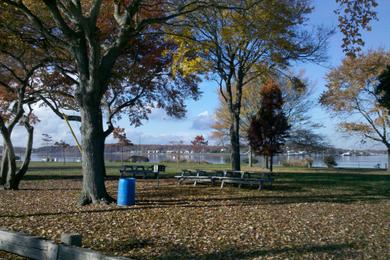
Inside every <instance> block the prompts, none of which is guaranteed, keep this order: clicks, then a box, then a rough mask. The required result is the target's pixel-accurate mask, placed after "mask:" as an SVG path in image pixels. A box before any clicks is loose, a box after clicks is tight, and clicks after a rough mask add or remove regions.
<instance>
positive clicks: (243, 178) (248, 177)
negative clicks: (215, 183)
mask: <svg viewBox="0 0 390 260" xmlns="http://www.w3.org/2000/svg"><path fill="white" fill-rule="evenodd" d="M273 181H274V178H273V176H272V173H269V172H266V173H265V172H264V173H256V172H245V171H225V175H224V177H223V178H221V189H222V188H223V187H224V185H225V183H233V184H238V187H239V188H241V185H256V186H257V185H258V186H259V190H261V189H263V188H264V184H265V183H269V184H270V186H271V187H272V183H273Z"/></svg>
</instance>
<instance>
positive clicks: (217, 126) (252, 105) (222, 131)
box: [212, 74, 319, 142]
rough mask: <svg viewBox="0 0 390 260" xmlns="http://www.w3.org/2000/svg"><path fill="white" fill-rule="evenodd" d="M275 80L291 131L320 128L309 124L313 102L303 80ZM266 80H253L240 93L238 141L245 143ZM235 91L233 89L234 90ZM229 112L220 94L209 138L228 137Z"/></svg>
mask: <svg viewBox="0 0 390 260" xmlns="http://www.w3.org/2000/svg"><path fill="white" fill-rule="evenodd" d="M270 76H271V77H272V78H273V79H274V81H277V82H278V85H279V86H280V89H281V92H282V97H283V100H284V102H283V111H284V113H285V115H286V116H287V118H288V121H289V124H290V125H291V130H290V131H293V132H298V131H300V130H303V129H305V130H306V131H311V129H313V128H317V127H319V125H318V124H315V123H313V122H312V121H311V117H310V115H309V111H310V109H311V108H312V107H313V105H314V102H313V100H312V99H311V93H312V91H311V88H310V87H308V83H307V81H306V80H304V79H302V75H301V76H299V77H296V76H292V75H282V74H279V75H273V76H272V75H270ZM265 82H267V81H266V79H256V80H253V81H252V82H251V83H249V84H248V85H247V86H246V87H245V88H244V89H243V91H242V104H241V115H240V133H241V134H240V139H241V142H246V141H247V132H248V127H249V124H250V121H251V119H252V117H253V116H255V115H256V113H257V112H258V111H259V110H260V108H261V104H262V103H261V98H262V97H261V89H262V87H263V85H264V84H265ZM234 91H235V90H234ZM230 119H231V118H230V116H229V111H228V107H227V104H226V102H224V100H223V97H222V95H221V94H220V95H219V106H218V108H217V110H216V113H215V122H214V124H213V125H212V128H213V129H214V131H213V133H212V136H213V138H215V139H221V138H223V139H227V137H228V136H229V127H230V125H231V121H230Z"/></svg>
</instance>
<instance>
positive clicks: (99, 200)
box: [79, 192, 116, 206]
mask: <svg viewBox="0 0 390 260" xmlns="http://www.w3.org/2000/svg"><path fill="white" fill-rule="evenodd" d="M115 202H116V200H115V199H114V198H113V197H111V196H110V195H108V194H107V193H106V194H105V195H103V196H100V197H96V196H91V195H88V194H87V193H85V192H83V193H82V194H81V195H80V200H79V205H80V206H86V205H89V204H106V205H108V204H111V203H115Z"/></svg>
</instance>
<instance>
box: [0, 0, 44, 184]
mask: <svg viewBox="0 0 390 260" xmlns="http://www.w3.org/2000/svg"><path fill="white" fill-rule="evenodd" d="M3 7H4V3H0V8H3ZM23 22H25V19H24V17H23V16H21V14H20V13H19V12H10V10H6V11H4V10H2V11H1V12H0V35H2V37H0V133H1V135H2V137H3V156H2V162H1V179H0V185H3V186H4V188H5V189H18V188H19V183H20V181H21V180H22V179H23V177H24V175H25V174H26V172H27V169H28V165H29V163H30V159H31V152H32V145H33V132H34V127H33V124H34V123H35V122H36V121H37V119H36V117H35V116H34V115H33V113H32V107H31V105H32V104H33V103H34V102H36V101H37V100H36V99H35V98H34V96H33V95H34V91H35V85H36V83H35V82H34V80H33V78H34V76H35V74H36V71H38V70H39V69H40V68H42V66H44V65H45V62H46V60H45V57H44V55H43V52H42V49H41V48H40V46H39V44H40V43H39V42H37V41H34V40H33V39H32V38H31V37H30V30H29V28H22V29H21V30H22V33H21V34H18V33H15V31H14V29H15V28H16V27H20V26H22V25H23ZM32 46H34V48H32ZM17 124H21V125H23V126H24V128H25V129H26V131H27V143H26V151H25V155H24V160H23V163H22V165H21V167H20V168H19V169H18V168H17V165H16V156H15V150H14V146H13V141H12V137H11V136H12V132H13V130H14V128H15V126H16V125H17Z"/></svg>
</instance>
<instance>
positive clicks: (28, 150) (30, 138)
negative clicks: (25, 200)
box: [14, 123, 34, 190]
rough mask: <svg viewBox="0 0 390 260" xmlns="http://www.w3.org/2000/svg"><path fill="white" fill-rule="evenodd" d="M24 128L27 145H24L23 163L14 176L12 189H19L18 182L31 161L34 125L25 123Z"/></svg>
mask: <svg viewBox="0 0 390 260" xmlns="http://www.w3.org/2000/svg"><path fill="white" fill-rule="evenodd" d="M25 128H26V130H27V133H28V139H27V146H26V151H25V152H24V160H23V164H22V166H21V167H20V169H19V170H18V172H17V173H16V176H15V182H14V185H15V188H14V189H16V190H17V189H19V184H20V182H21V181H22V179H23V177H24V175H26V173H27V170H28V166H29V165H30V161H31V153H32V147H33V137H34V127H32V126H30V124H28V123H25Z"/></svg>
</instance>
